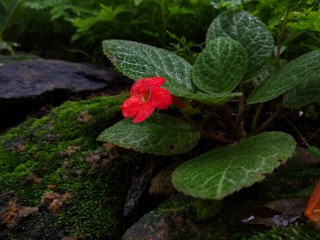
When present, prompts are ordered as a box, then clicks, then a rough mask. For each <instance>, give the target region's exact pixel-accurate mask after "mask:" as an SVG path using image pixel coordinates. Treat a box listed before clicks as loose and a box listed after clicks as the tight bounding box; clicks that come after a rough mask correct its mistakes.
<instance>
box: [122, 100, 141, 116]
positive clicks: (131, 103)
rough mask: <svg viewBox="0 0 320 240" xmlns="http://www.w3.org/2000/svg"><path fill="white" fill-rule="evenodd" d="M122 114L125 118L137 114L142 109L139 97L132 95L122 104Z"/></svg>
mask: <svg viewBox="0 0 320 240" xmlns="http://www.w3.org/2000/svg"><path fill="white" fill-rule="evenodd" d="M120 108H121V111H122V115H123V117H125V118H131V117H134V116H136V115H137V113H138V112H139V109H140V103H139V98H138V97H135V96H133V97H130V98H128V99H127V100H125V101H124V102H123V104H122V105H121V107H120Z"/></svg>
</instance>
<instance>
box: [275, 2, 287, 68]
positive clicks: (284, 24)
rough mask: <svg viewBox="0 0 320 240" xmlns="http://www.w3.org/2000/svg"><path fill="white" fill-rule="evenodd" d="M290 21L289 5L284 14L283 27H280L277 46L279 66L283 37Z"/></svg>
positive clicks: (278, 63) (277, 62)
mask: <svg viewBox="0 0 320 240" xmlns="http://www.w3.org/2000/svg"><path fill="white" fill-rule="evenodd" d="M288 21H289V6H287V9H286V14H285V16H284V20H283V23H282V25H281V29H280V32H279V35H278V39H277V47H276V64H277V66H280V54H281V43H282V39H283V37H284V34H285V31H286V27H287V24H288Z"/></svg>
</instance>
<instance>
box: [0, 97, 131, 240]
mask: <svg viewBox="0 0 320 240" xmlns="http://www.w3.org/2000/svg"><path fill="white" fill-rule="evenodd" d="M125 97H126V95H124V94H121V95H118V96H111V97H97V98H94V99H92V100H87V101H80V102H71V101H69V102H66V103H64V104H63V105H61V106H60V107H58V108H56V109H53V110H52V111H51V113H50V114H48V115H47V116H44V117H42V118H41V119H28V120H27V121H26V122H25V123H23V124H21V125H20V126H18V127H16V128H12V129H10V130H9V131H8V132H6V133H5V134H3V135H1V136H0V193H4V192H7V191H11V190H13V191H14V192H15V194H16V195H17V196H18V197H19V200H20V203H21V204H22V205H24V206H37V205H39V204H40V203H41V197H42V196H43V195H44V193H46V192H48V191H55V192H57V193H65V192H70V193H71V196H72V197H71V198H70V199H69V200H68V201H67V203H66V206H65V208H64V210H63V211H61V214H59V217H58V219H57V224H62V225H63V226H64V227H65V228H66V229H67V231H68V233H69V234H71V235H74V236H80V235H81V236H85V237H86V239H97V238H99V237H102V236H103V237H107V238H108V239H116V236H119V233H120V230H121V225H120V220H121V215H122V206H123V199H124V194H125V189H124V188H123V186H125V184H124V183H123V182H124V181H125V178H124V177H123V176H124V172H125V169H126V168H125V165H126V161H127V160H122V159H121V158H119V159H117V161H115V163H113V164H111V165H110V166H108V167H104V166H105V165H104V164H103V163H105V162H107V161H108V158H109V155H108V154H109V153H108V151H107V150H106V149H105V148H104V147H102V143H99V142H97V141H96V137H97V136H98V135H99V134H100V132H102V131H103V130H104V129H105V128H106V127H108V126H110V125H111V124H113V123H115V122H116V121H117V120H118V119H119V117H121V113H120V111H119V107H120V104H121V103H122V102H123V100H124V98H125ZM90 156H93V158H92V159H93V160H92V161H90ZM94 157H96V158H94ZM124 158H125V159H126V158H128V157H127V156H126V157H124ZM30 174H31V177H30ZM48 185H51V186H54V187H55V188H54V190H51V189H48ZM40 222H41V221H40Z"/></svg>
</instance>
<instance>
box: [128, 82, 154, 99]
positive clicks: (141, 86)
mask: <svg viewBox="0 0 320 240" xmlns="http://www.w3.org/2000/svg"><path fill="white" fill-rule="evenodd" d="M149 92H150V87H149V86H148V82H146V81H145V79H143V78H142V79H140V80H138V81H136V82H135V83H134V84H133V85H132V87H131V90H130V96H138V97H140V98H141V97H142V96H144V95H145V94H148V93H149Z"/></svg>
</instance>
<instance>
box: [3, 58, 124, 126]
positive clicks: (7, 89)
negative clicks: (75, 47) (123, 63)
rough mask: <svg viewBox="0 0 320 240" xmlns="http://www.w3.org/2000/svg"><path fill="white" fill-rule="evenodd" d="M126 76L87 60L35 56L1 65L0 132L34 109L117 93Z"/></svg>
mask: <svg viewBox="0 0 320 240" xmlns="http://www.w3.org/2000/svg"><path fill="white" fill-rule="evenodd" d="M124 85H125V84H124V82H123V78H121V77H120V76H119V75H116V74H114V73H113V72H111V71H107V70H106V69H103V68H98V67H96V66H94V65H92V64H87V63H71V62H66V61H62V60H51V59H41V58H38V59H34V60H27V61H21V62H13V63H12V62H11V63H7V64H2V65H1V66H0V131H1V129H3V128H5V127H9V126H12V125H14V124H15V123H17V122H19V121H21V119H23V118H24V117H25V116H26V115H27V114H30V112H32V111H39V109H41V107H43V106H45V105H46V104H47V105H51V106H56V105H59V104H61V103H62V102H64V101H66V100H68V99H72V98H82V97H83V96H86V95H89V94H91V93H92V92H97V91H102V90H104V91H106V92H110V93H114V92H115V91H116V88H119V87H121V86H124Z"/></svg>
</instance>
